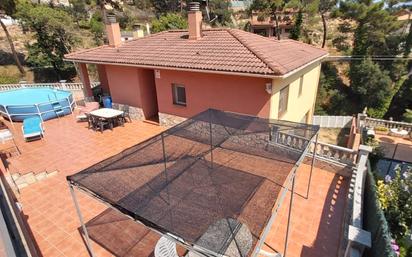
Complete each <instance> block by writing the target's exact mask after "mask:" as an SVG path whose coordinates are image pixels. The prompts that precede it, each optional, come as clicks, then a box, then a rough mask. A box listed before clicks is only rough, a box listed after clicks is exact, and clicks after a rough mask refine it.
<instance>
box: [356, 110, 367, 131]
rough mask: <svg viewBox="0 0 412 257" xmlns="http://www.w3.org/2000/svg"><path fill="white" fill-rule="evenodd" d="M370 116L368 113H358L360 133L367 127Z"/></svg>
mask: <svg viewBox="0 0 412 257" xmlns="http://www.w3.org/2000/svg"><path fill="white" fill-rule="evenodd" d="M367 117H368V115H367V114H366V113H358V118H357V121H358V124H357V127H358V128H359V131H362V128H363V127H364V126H365V125H366V118H367Z"/></svg>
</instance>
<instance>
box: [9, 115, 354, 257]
mask: <svg viewBox="0 0 412 257" xmlns="http://www.w3.org/2000/svg"><path fill="white" fill-rule="evenodd" d="M8 125H9V127H11V124H8ZM45 127H46V136H45V139H44V140H41V141H35V142H31V143H25V142H24V140H23V139H22V136H21V132H20V131H21V130H20V124H18V123H16V124H15V128H14V130H13V134H14V136H15V139H16V143H17V146H18V148H19V150H20V152H21V154H20V155H17V154H15V153H13V152H12V153H11V156H9V157H8V158H7V159H6V162H5V164H6V167H7V171H8V172H10V173H11V174H12V175H13V174H17V173H20V174H21V175H24V174H30V173H31V174H42V173H44V172H46V173H48V174H54V175H52V176H48V177H46V178H44V179H43V177H42V179H39V181H36V182H35V183H33V184H26V185H25V184H20V187H21V189H20V193H19V194H18V195H17V196H18V200H19V201H20V203H21V205H22V215H23V217H24V219H25V220H26V222H27V227H28V230H29V232H30V234H31V236H32V238H33V239H34V246H35V248H36V249H37V251H38V252H39V253H40V254H41V256H89V252H88V251H87V247H86V244H85V240H84V238H83V236H82V233H81V232H80V230H79V227H80V223H79V221H78V218H77V215H76V211H75V208H74V205H73V202H72V199H71V197H70V193H69V190H68V189H69V188H68V186H67V182H66V176H67V175H72V174H74V173H77V172H78V171H80V170H83V169H85V168H87V167H89V166H91V165H93V164H95V163H97V162H99V161H102V160H104V159H106V158H108V157H110V156H112V155H115V154H117V153H119V152H121V151H122V150H124V149H126V148H129V147H131V146H133V145H135V144H137V143H139V142H141V141H144V140H145V139H147V138H149V137H152V136H155V135H157V134H158V133H160V132H161V131H163V130H164V128H162V127H159V126H155V125H152V124H148V123H144V122H139V121H134V122H132V123H127V124H126V125H125V127H117V128H115V129H114V130H113V131H105V132H104V133H102V134H101V133H95V132H93V131H90V130H88V129H87V128H86V127H85V124H84V123H77V122H76V121H75V118H74V117H73V116H68V117H64V118H60V119H54V120H50V121H47V122H46V123H45ZM315 164H316V167H315V169H314V171H313V175H312V179H311V181H312V182H311V184H310V188H309V192H310V193H309V197H308V198H306V197H305V196H306V195H307V187H308V181H309V176H310V162H309V161H308V160H307V161H305V162H303V163H302V164H301V165H300V167H299V169H298V170H297V177H296V190H295V197H294V202H293V208H292V216H291V217H292V219H291V227H290V228H291V230H290V234H289V245H288V254H287V255H288V256H307V257H309V256H325V255H331V253H333V254H332V255H333V256H335V255H337V254H338V253H341V252H342V249H344V247H345V246H344V244H343V243H342V242H343V241H344V236H343V232H342V231H343V224H344V222H345V215H346V213H345V208H346V205H347V195H348V188H349V181H350V180H349V178H348V177H347V176H345V175H339V174H347V173H348V172H349V171H348V170H347V169H345V168H342V166H336V165H331V164H327V163H325V162H321V161H316V162H315ZM77 196H78V198H79V203H80V205H81V211H82V213H83V215H84V218H85V220H86V222H87V226H88V229H89V232H90V236H91V238H92V247H93V250H94V252H95V253H96V256H136V253H137V252H138V253H139V254H138V256H153V249H154V246H155V244H156V242H157V239H158V238H159V235H158V234H156V233H154V232H152V231H150V230H148V229H147V228H146V227H144V226H143V225H140V224H138V223H135V222H133V221H132V220H130V219H127V218H124V216H119V214H118V213H116V212H113V211H109V210H108V209H107V207H106V206H105V205H103V204H101V203H100V202H99V201H96V200H95V199H93V198H91V197H89V196H87V195H85V194H83V193H77ZM289 198H290V193H289V192H288V193H287V195H286V199H285V202H287V203H288V202H289ZM288 211H289V210H288V205H287V204H285V205H284V206H283V207H282V208H281V209H280V211H279V213H278V217H277V219H276V221H275V222H274V223H273V224H272V227H271V229H270V232H269V234H268V237H267V239H266V241H265V244H264V246H263V250H265V251H267V252H281V253H282V252H284V244H285V233H286V229H287V226H286V224H287V218H288ZM125 230H126V231H127V233H126V234H128V237H126V238H125V237H124V236H123V237H121V236H120V235H124V231H125ZM103 231H104V233H102V232H103ZM131 235H135V236H133V237H132V236H131ZM125 249H127V250H125ZM178 250H179V253H180V254H182V255H183V254H184V253H185V250H184V249H183V248H179V249H178Z"/></svg>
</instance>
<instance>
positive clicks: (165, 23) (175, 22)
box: [152, 13, 187, 33]
mask: <svg viewBox="0 0 412 257" xmlns="http://www.w3.org/2000/svg"><path fill="white" fill-rule="evenodd" d="M185 28H187V20H186V19H185V18H183V17H182V16H181V15H180V14H177V13H168V14H165V15H162V16H160V17H159V18H158V19H154V20H153V21H152V31H153V32H154V33H156V32H160V31H164V30H170V29H185Z"/></svg>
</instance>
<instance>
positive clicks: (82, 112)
mask: <svg viewBox="0 0 412 257" xmlns="http://www.w3.org/2000/svg"><path fill="white" fill-rule="evenodd" d="M99 108H100V104H99V103H98V102H86V103H85V106H80V107H78V109H79V114H78V115H77V116H76V119H77V120H78V121H86V120H87V116H86V114H87V113H90V112H92V111H94V110H98V109H99Z"/></svg>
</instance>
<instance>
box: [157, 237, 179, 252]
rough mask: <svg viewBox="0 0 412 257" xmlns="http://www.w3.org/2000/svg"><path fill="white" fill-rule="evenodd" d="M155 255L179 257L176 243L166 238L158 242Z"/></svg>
mask: <svg viewBox="0 0 412 257" xmlns="http://www.w3.org/2000/svg"><path fill="white" fill-rule="evenodd" d="M154 255H155V257H179V255H178V254H177V251H176V243H175V242H173V241H171V240H169V239H168V238H167V237H165V236H162V237H161V238H160V239H159V241H157V243H156V246H155V250H154Z"/></svg>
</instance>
